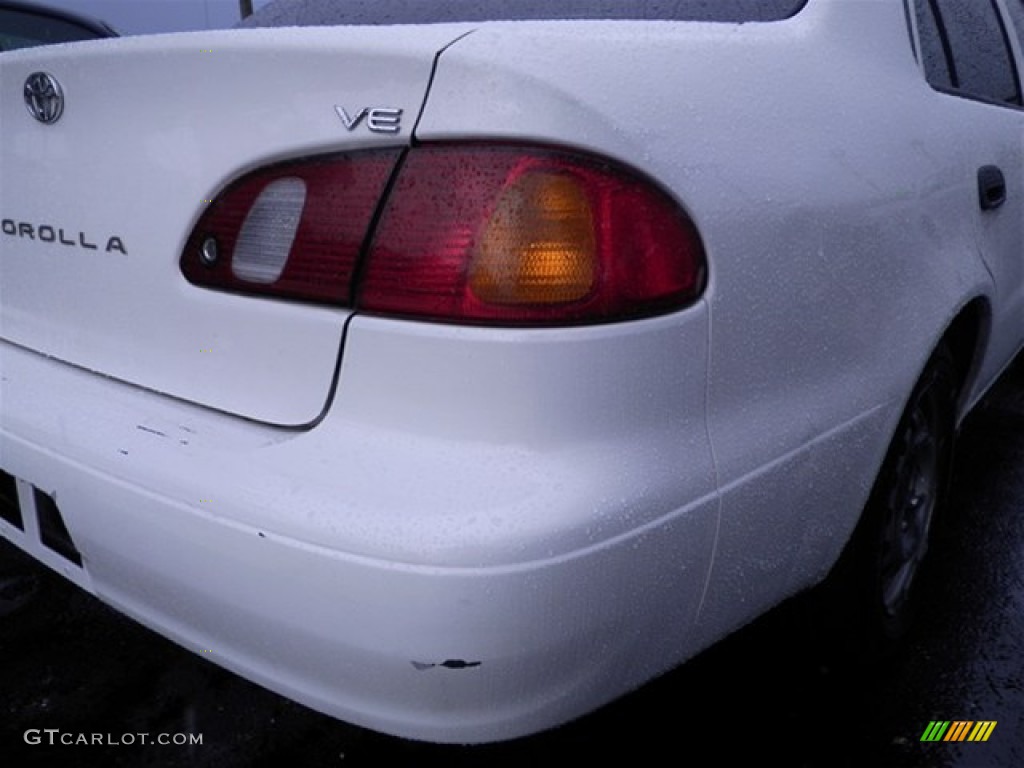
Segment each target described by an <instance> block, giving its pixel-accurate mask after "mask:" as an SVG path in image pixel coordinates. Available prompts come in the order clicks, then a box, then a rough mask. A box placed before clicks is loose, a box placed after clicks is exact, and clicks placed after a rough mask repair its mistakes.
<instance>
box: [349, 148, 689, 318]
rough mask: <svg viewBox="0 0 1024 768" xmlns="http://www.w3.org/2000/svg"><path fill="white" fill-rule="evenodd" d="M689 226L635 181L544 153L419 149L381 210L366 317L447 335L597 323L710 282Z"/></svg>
mask: <svg viewBox="0 0 1024 768" xmlns="http://www.w3.org/2000/svg"><path fill="white" fill-rule="evenodd" d="M704 271H705V265H704V253H703V248H702V246H701V242H700V238H699V237H698V236H697V233H696V230H695V229H694V227H693V225H692V224H691V223H690V221H689V219H688V218H687V217H686V216H685V214H684V213H683V212H682V211H681V210H680V208H679V206H678V205H677V204H676V203H675V202H673V201H672V200H671V199H670V198H669V197H668V196H667V195H666V194H665V193H663V192H662V191H661V190H660V189H658V188H657V187H655V186H654V185H652V184H651V183H650V182H648V181H646V180H644V179H642V178H640V177H639V176H637V175H636V174H634V173H631V172H629V171H627V170H625V169H622V168H620V167H617V166H614V165H612V164H609V163H607V162H602V161H600V160H596V159H593V158H590V157H588V156H585V155H578V154H574V153H569V152H563V151H558V150H550V149H539V148H536V147H518V146H502V145H455V144H453V145H447V146H433V147H420V148H417V149H414V150H412V151H411V152H410V153H409V155H408V157H407V158H406V160H405V162H404V164H403V166H402V169H401V172H400V174H399V176H398V181H397V183H396V184H395V185H394V187H393V188H392V190H391V193H390V195H389V197H388V200H387V201H386V203H385V207H384V211H383V213H382V215H381V220H380V223H379V224H378V227H377V231H376V234H375V235H374V238H373V241H372V246H371V248H370V252H369V254H368V255H367V263H366V266H365V268H364V272H363V278H362V281H361V284H360V286H359V287H358V289H357V294H356V301H357V306H358V307H359V308H360V309H363V310H367V311H372V312H379V313H384V314H395V315H406V316H413V317H424V318H430V319H434V320H443V321H449V322H460V321H461V322H474V323H477V322H484V323H497V324H527V325H543V324H561V323H583V322H600V321H604V320H611V319H618V318H625V317H636V316H640V315H648V314H654V313H657V312H661V311H666V310H669V309H674V308H678V307H680V306H683V305H685V304H687V303H689V302H691V301H692V300H693V299H694V298H696V296H697V295H698V294H699V293H700V291H701V289H702V288H703V283H704Z"/></svg>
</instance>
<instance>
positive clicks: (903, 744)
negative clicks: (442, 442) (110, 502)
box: [0, 364, 1024, 768]
mask: <svg viewBox="0 0 1024 768" xmlns="http://www.w3.org/2000/svg"><path fill="white" fill-rule="evenodd" d="M958 451H959V453H958V467H957V473H956V478H955V483H954V490H953V497H952V499H951V502H952V503H951V505H950V516H949V519H948V520H947V525H946V526H945V528H944V530H943V533H942V537H941V539H940V541H939V542H938V545H937V549H936V550H935V554H936V558H935V564H936V566H937V567H936V568H935V569H934V570H933V571H932V572H931V573H930V574H929V577H930V578H929V581H928V583H927V585H926V588H927V592H926V594H925V599H924V601H923V605H922V612H921V615H920V617H919V621H918V624H917V626H916V628H915V631H914V633H913V635H912V636H911V637H910V639H909V642H908V643H907V646H906V649H905V652H904V653H903V654H902V655H901V656H899V657H898V658H896V659H893V660H892V661H891V662H889V663H887V664H885V665H881V666H878V667H874V668H871V669H867V670H865V669H863V668H859V667H855V666H852V665H849V664H846V663H842V662H837V661H836V660H835V656H834V654H833V652H832V649H831V647H830V645H829V644H828V643H827V642H824V641H823V639H822V637H821V633H820V632H819V630H818V624H817V623H816V620H815V615H816V614H815V613H814V610H813V600H810V599H805V598H801V599H797V600H794V601H790V602H789V603H787V604H785V605H783V606H781V607H780V608H779V609H777V610H776V611H774V612H772V613H771V614H769V615H768V616H766V617H764V618H763V619H762V620H760V621H758V622H757V623H756V624H754V625H752V626H750V627H748V628H746V629H744V630H743V631H741V632H739V633H737V634H736V635H734V636H732V637H731V638H729V639H727V640H726V641H724V642H722V643H720V644H719V645H717V646H716V647H714V648H712V649H711V650H709V651H707V652H706V653H704V654H702V655H701V656H699V657H698V658H696V659H694V660H692V661H691V662H690V663H688V664H686V665H684V666H683V667H681V668H679V669H678V670H676V671H675V672H673V673H671V674H669V675H666V676H664V677H662V678H661V679H659V680H657V681H655V682H654V683H652V684H650V685H648V686H646V687H645V688H643V689H641V690H640V691H638V692H636V693H634V694H632V695H630V696H627V697H625V698H624V699H621V700H619V701H618V702H616V703H614V704H613V705H611V706H608V707H606V708H604V709H602V710H600V711H599V712H597V713H595V714H593V715H590V716H588V717H586V718H584V719H582V720H580V721H578V722H575V723H573V724H571V725H568V726H564V727H562V728H559V729H556V730H554V731H551V732H548V733H545V734H541V735H539V736H536V737H532V738H528V739H523V740H520V741H516V742H512V743H508V744H499V745H490V746H485V747H473V748H470V747H438V746H432V745H424V744H417V743H413V742H407V741H402V740H399V739H393V738H389V737H386V736H381V735H379V734H375V733H371V732H368V731H365V730H362V729H358V728H354V727H351V726H348V725H345V724H342V723H339V722H337V721H334V720H331V719H330V718H327V717H324V716H322V715H319V714H317V713H315V712H312V711H310V710H308V709H305V708H303V707H301V706H299V705H298V704H295V703H292V702H290V701H287V700H285V699H282V698H280V697H278V696H276V695H274V694H271V693H269V692H267V691H264V690H262V689H260V688H258V687H256V686H254V685H251V684H249V683H247V682H245V681H243V680H241V679H239V678H237V677H235V676H233V675H231V674H230V673H227V672H224V671H222V670H220V669H219V668H218V667H216V666H215V665H214V664H212V663H211V662H209V661H207V660H204V659H202V658H199V657H196V656H194V655H192V654H190V653H186V652H184V651H182V650H180V649H178V648H177V647H176V646H174V645H173V644H171V643H169V642H168V641H166V640H164V639H162V638H160V637H158V636H156V635H154V634H152V633H150V632H149V631H147V630H145V629H143V628H141V627H139V626H138V625H136V624H134V623H133V622H131V621H129V620H127V619H125V618H123V617H121V616H119V615H118V614H116V613H115V612H113V611H112V610H110V609H108V608H107V607H105V606H104V605H103V604H101V603H100V602H98V601H97V600H95V599H94V598H92V597H90V596H88V595H86V594H84V593H82V592H80V591H79V590H77V589H76V588H74V587H72V586H70V585H68V584H66V583H64V582H62V581H61V580H60V579H59V578H58V577H55V576H53V577H51V576H49V575H47V574H45V573H41V580H42V588H41V590H40V593H39V595H38V597H37V598H36V599H35V600H34V601H32V602H31V603H30V604H29V605H28V606H27V607H25V608H23V609H21V610H19V611H18V612H16V613H14V614H12V615H10V616H8V617H6V618H0V764H2V765H4V766H12V767H13V766H18V767H19V768H20V766H35V765H39V766H42V765H46V766H65V765H67V766H77V765H84V764H98V765H108V766H218V768H232V767H233V766H268V767H269V766H279V765H289V766H304V765H316V766H377V765H386V766H431V765H438V766H442V765H443V766H477V765H480V766H488V767H492V766H493V767H500V766H524V765H525V766H530V768H538V767H539V766H545V765H563V764H566V763H568V762H569V761H570V760H571V761H573V762H576V763H578V762H582V764H584V765H586V764H588V763H592V762H596V761H597V760H598V759H601V758H604V757H605V756H607V755H608V753H609V752H610V750H613V749H614V750H615V754H621V753H622V752H623V750H625V752H626V753H627V754H630V755H631V760H630V762H631V764H634V765H643V766H647V765H660V764H662V763H671V764H673V765H680V764H683V765H686V764H695V765H704V764H707V758H706V757H702V756H709V755H710V756H712V760H711V764H716V765H718V764H729V763H730V762H733V761H735V760H743V761H744V762H752V761H753V760H756V763H753V764H759V765H765V764H774V763H781V764H784V765H787V766H825V767H827V768H842V767H843V766H851V767H853V766H856V767H858V768H860V767H861V766H895V767H903V766H906V767H908V768H919V767H921V768H923V767H926V766H927V767H928V768H932V767H933V766H935V767H940V768H945V767H947V766H948V767H950V768H954V767H955V768H966V767H968V766H969V767H970V768H975V767H977V768H1017V767H1019V766H1024V366H1022V365H1020V364H1018V365H1017V366H1016V367H1015V368H1014V369H1012V370H1011V371H1010V373H1009V374H1008V375H1007V376H1005V377H1004V379H1003V380H1002V382H1001V383H1000V385H999V386H998V387H997V389H996V390H995V391H994V392H993V393H992V394H991V395H990V396H989V397H988V398H987V399H986V401H985V402H984V404H983V406H982V407H980V408H979V409H978V410H977V411H976V412H975V413H974V414H973V415H972V416H971V417H970V419H969V420H968V422H967V423H966V424H965V426H964V429H963V431H962V433H961V438H960V443H959V448H958ZM13 556H14V555H12V554H11V552H10V551H9V548H8V547H7V545H3V547H2V549H0V562H2V561H5V560H6V559H8V558H10V557H13ZM934 720H942V721H957V720H970V721H981V720H987V721H996V723H997V724H996V727H995V728H994V730H993V731H992V733H991V736H990V738H989V740H988V741H987V742H984V743H951V742H937V743H930V742H922V741H921V736H922V734H923V733H924V731H925V729H926V728H927V726H928V724H929V722H930V721H934ZM45 729H59V730H60V732H61V733H66V734H74V735H75V737H76V738H77V734H94V733H98V734H103V737H104V738H105V739H106V740H107V741H114V742H122V743H120V744H108V745H102V746H101V745H88V746H86V745H81V744H79V745H71V746H62V745H59V744H55V745H54V746H49V745H48V744H47V739H48V738H49V736H48V734H47V733H46V731H45ZM27 731H28V732H29V739H32V738H33V735H38V739H39V741H40V742H41V743H37V744H29V743H26V732H27ZM137 733H148V734H151V735H153V736H155V735H156V734H160V733H165V734H193V735H200V736H201V738H202V744H201V745H193V746H183V745H179V746H175V745H167V746H158V745H142V744H139V743H138V741H139V739H138V737H131V734H137ZM126 734H127V735H128V736H126ZM55 738H56V739H58V740H59V738H60V737H59V736H57V737H55ZM90 738H91V736H90ZM129 738H133V740H134V741H135V742H136V743H133V744H127V743H123V742H127V741H128V740H129ZM659 756H660V757H659Z"/></svg>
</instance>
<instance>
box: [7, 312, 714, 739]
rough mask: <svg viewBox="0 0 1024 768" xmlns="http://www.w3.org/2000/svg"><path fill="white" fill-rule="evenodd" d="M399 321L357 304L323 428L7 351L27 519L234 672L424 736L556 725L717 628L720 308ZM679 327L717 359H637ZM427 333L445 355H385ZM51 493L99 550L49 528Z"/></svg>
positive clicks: (418, 350)
mask: <svg viewBox="0 0 1024 768" xmlns="http://www.w3.org/2000/svg"><path fill="white" fill-rule="evenodd" d="M395 327H396V326H395V324H394V323H391V322H388V321H383V320H370V319H365V318H364V319H360V320H357V321H356V323H354V324H353V327H351V328H350V330H349V341H348V346H347V348H346V354H345V363H344V365H343V368H342V371H341V383H340V385H339V391H338V393H337V395H336V399H335V406H334V407H333V408H332V409H331V411H330V413H329V414H328V417H327V418H326V419H325V420H324V421H323V422H322V423H321V424H320V425H318V426H317V427H316V428H315V429H312V430H309V431H307V432H296V431H287V430H280V429H276V428H269V427H264V426H260V425H257V424H252V423H248V422H244V421H241V420H238V419H235V418H232V417H229V416H225V415H221V414H216V413H213V412H210V411H207V410H203V409H198V408H195V407H193V406H190V405H188V404H184V403H181V402H177V401H174V400H171V399H169V398H166V397H162V396H159V395H155V394H153V393H150V392H146V391H142V390H139V389H136V388H133V387H130V386H126V385H123V384H120V383H118V382H115V381H111V380H108V379H105V378H102V377H98V376H95V375H93V374H90V373H87V372H85V371H82V370H79V369H74V368H70V367H68V366H65V365H62V364H60V363H57V362H54V361H52V360H48V359H45V358H42V357H39V356H37V355H35V354H33V353H30V352H26V351H24V350H20V349H18V348H15V347H11V346H6V345H5V346H0V370H2V372H3V379H4V380H3V390H2V396H3V401H2V402H3V410H2V421H0V468H2V469H3V470H4V471H6V472H8V473H10V474H12V475H14V476H15V477H17V478H19V481H18V490H19V493H18V495H19V499H20V501H21V507H22V518H23V524H22V526H21V527H20V528H19V527H17V526H14V525H11V524H10V523H7V522H2V521H0V534H2V535H4V536H5V537H6V538H9V539H11V540H12V541H13V542H14V543H15V544H17V545H19V546H20V547H21V548H22V549H24V550H26V551H28V552H29V553H31V554H33V555H34V556H36V557H37V558H38V559H40V560H42V561H44V562H46V563H47V564H48V565H50V566H51V567H54V568H55V569H57V570H59V571H60V572H61V573H63V574H65V575H66V576H67V577H68V578H70V579H71V580H73V581H75V582H76V583H78V584H79V585H81V586H82V587H84V588H86V589H87V590H89V591H91V592H93V593H94V594H96V595H98V596H99V597H101V598H102V599H104V600H105V601H107V602H109V603H111V604H113V605H114V606H116V607H118V608H119V609H121V610H122V611H124V612H125V613H127V614H129V615H131V616H133V617H135V618H136V619H138V620H140V621H141V622H142V623H144V624H146V625H148V626H150V627H152V628H154V629H156V630H157V631H159V632H161V633H162V634H165V635H167V636H169V637H171V638H172V639H174V640H176V641H177V642H179V643H181V644H182V645H184V646H185V647H187V648H191V649H193V650H195V651H202V652H204V656H205V657H207V658H211V659H213V660H214V661H216V662H217V663H220V664H222V665H223V666H225V667H227V668H230V669H232V670H234V671H236V672H239V673H240V674H242V675H244V676H246V677H248V678H250V679H253V680H255V681H256V682H259V683H261V684H264V685H266V686H267V687H269V688H271V689H273V690H276V691H278V692H281V693H283V694H285V695H287V696H290V697H292V698H295V699H297V700H299V701H301V702H303V703H305V704H308V705H310V706H312V707H314V708H317V709H320V710H322V711H324V712H327V713H329V714H331V715H334V716H337V717H339V718H342V719H345V720H348V721H351V722H354V723H357V724H360V725H364V726H367V727H370V728H373V729H376V730H381V731H385V732H390V733H394V734H397V735H401V736H406V737H412V738H421V739H428V740H434V741H453V742H473V741H488V740H497V739H503V738H512V737H515V736H518V735H522V734H526V733H529V732H532V731H536V730H540V729H543V728H546V727H550V726H553V725H556V724H558V723H560V722H563V721H565V720H568V719H570V718H572V717H575V716H577V715H579V714H582V713H583V712H586V711H588V710H591V709H593V708H595V707H596V706H598V705H600V704H602V703H604V702H605V701H608V700H610V699H612V698H614V697H615V696H617V695H619V694H621V693H623V692H625V691H626V690H629V689H630V688H632V687H635V686H636V685H638V684H640V683H641V682H643V681H644V680H646V679H648V678H650V677H651V676H653V675H655V674H657V673H658V672H660V671H663V670H664V669H666V668H668V667H670V666H672V665H673V664H675V663H677V662H678V661H680V660H682V659H683V658H685V657H686V656H688V655H691V654H692V653H693V652H695V651H696V650H698V649H697V648H695V647H692V644H693V640H692V639H688V637H689V636H688V632H687V630H688V628H689V627H690V626H691V625H692V623H693V621H694V618H695V616H696V612H697V609H698V607H699V601H700V598H701V595H702V592H703V589H704V586H705V583H706V579H707V571H708V566H709V560H710V555H711V551H712V547H713V537H714V531H715V524H716V513H717V509H716V504H717V500H716V497H715V494H714V489H713V475H712V473H711V472H710V460H709V458H708V453H707V446H706V444H705V443H704V431H703V430H702V429H701V430H696V431H695V432H696V437H694V430H688V431H685V432H680V429H681V428H683V427H686V426H687V424H686V423H685V422H686V417H685V416H680V415H679V414H680V413H681V412H683V409H682V405H683V402H682V400H683V399H684V398H688V397H690V396H693V395H700V394H702V387H703V364H702V363H703V358H702V357H700V355H699V352H700V350H702V349H703V347H702V344H703V338H704V335H705V334H704V333H703V329H704V317H703V313H702V312H701V311H696V312H691V313H689V315H680V316H674V317H669V318H660V319H657V320H651V321H644V322H641V323H635V324H629V327H628V328H625V327H623V328H610V327H609V328H606V329H586V330H581V329H577V330H575V331H571V332H565V333H566V335H565V336H563V337H561V338H555V337H554V336H553V335H551V334H544V333H539V334H538V333H536V332H524V335H522V336H520V337H519V338H518V340H517V341H516V343H514V344H512V345H508V344H506V343H504V342H501V343H495V339H496V338H497V337H493V336H492V335H493V332H491V331H484V330H479V331H469V332H467V331H466V330H465V329H460V330H453V329H422V328H421V329H419V330H417V331H416V332H415V333H413V334H412V335H410V333H409V331H410V327H408V326H405V327H403V328H402V330H403V333H402V334H395V333H393V331H394V330H395ZM559 333H563V332H559ZM528 337H529V338H528ZM569 337H571V338H570V339H569V341H568V342H566V339H567V338H569ZM665 344H669V345H670V346H671V347H673V348H675V347H677V346H678V345H681V344H696V345H697V351H698V356H697V360H696V364H693V361H688V363H687V365H686V366H685V367H684V366H682V364H681V363H679V364H678V365H679V366H680V367H678V368H676V367H675V366H676V365H677V363H672V362H668V360H669V358H668V357H666V356H665V354H664V350H663V351H662V354H661V358H660V359H659V360H658V361H657V362H656V363H654V364H650V363H649V364H648V365H646V366H645V369H646V370H645V376H646V377H648V378H650V376H651V375H652V374H651V370H654V371H655V374H654V375H655V376H656V377H659V376H665V377H671V378H672V380H671V381H669V380H666V381H663V382H655V381H648V382H647V384H646V385H645V386H644V387H643V391H639V392H638V391H636V387H635V386H634V385H635V384H636V381H633V380H632V378H633V377H636V376H638V375H639V374H638V372H637V365H638V364H639V362H640V360H639V359H638V357H637V356H638V355H639V356H647V355H650V354H651V353H652V351H653V350H656V349H661V348H663V346H664V345H665ZM690 349H691V352H692V350H693V347H690ZM467 350H468V351H467ZM598 352H600V354H598ZM418 355H424V356H425V358H429V359H430V360H431V361H432V362H431V364H429V365H426V366H425V367H424V366H422V365H420V366H419V367H416V368H414V370H417V371H418V374H419V375H418V376H416V377H410V376H408V375H406V376H403V377H395V376H386V375H383V374H385V373H386V372H387V370H386V369H388V368H389V367H390V366H392V365H395V366H397V365H399V363H400V361H401V360H405V362H406V363H409V361H410V360H412V361H413V362H414V363H415V361H416V358H417V356H418ZM456 357H461V358H462V361H461V363H462V364H461V365H460V364H458V363H459V361H458V360H456V359H455V358H456ZM499 361H503V364H500V363H499ZM530 361H532V363H531V364H530V366H528V367H527V369H526V370H525V371H524V370H523V366H524V365H526V364H527V363H528V362H530ZM421 362H422V361H421ZM581 368H582V370H581ZM374 369H376V370H374ZM568 369H573V370H574V372H575V373H576V374H577V375H579V374H582V375H585V376H591V377H593V378H591V381H592V382H593V385H592V386H591V387H590V390H591V391H589V393H588V392H586V391H584V392H583V393H582V394H581V390H580V387H579V386H578V380H575V379H571V378H570V379H567V378H565V375H566V372H567V370H568ZM395 370H397V369H395ZM364 375H365V376H366V378H365V380H364V378H363V377H364ZM446 378H447V379H448V380H447V381H445V379H446ZM374 381H376V382H380V383H379V384H377V385H374V384H373V382H374ZM467 381H468V382H470V384H469V385H467V384H466V382H467ZM459 382H462V383H461V384H460V383H459ZM559 382H560V383H559ZM526 385H529V387H530V389H529V391H528V392H526V393H525V394H524V392H523V389H522V388H523V386H526ZM467 386H469V389H471V390H472V391H473V392H477V393H484V394H478V395H477V396H476V397H475V398H474V397H471V396H470V395H469V393H468V391H466V390H463V391H460V387H467ZM545 387H547V389H545ZM566 387H568V391H565V388H566ZM403 388H406V390H407V391H405V392H401V391H399V390H401V389H403ZM395 397H401V398H402V399H399V400H395V399H394V398H395ZM607 398H611V399H617V400H618V401H619V409H618V410H617V411H615V412H610V413H606V414H605V416H604V417H603V418H602V417H601V413H602V411H600V410H597V411H595V410H594V408H601V407H605V406H607V405H608V403H606V402H602V401H604V400H605V399H607ZM666 398H668V399H669V400H670V401H671V402H670V401H666ZM581 399H583V400H586V401H587V402H586V403H581V402H580V400H581ZM693 402H698V403H700V402H702V400H701V398H700V397H698V398H697V399H696V400H695V401H693ZM396 403H397V405H396ZM496 405H503V407H500V408H498V407H495V406H496ZM637 408H653V409H655V412H654V413H652V414H648V415H644V414H642V413H638V412H637ZM404 410H408V413H402V411H404ZM396 411H397V412H398V413H396ZM530 414H532V416H529V415H530ZM488 419H489V421H486V420H488ZM481 420H485V421H484V422H481ZM552 420H555V421H557V422H558V423H557V424H553V423H552ZM399 421H401V422H402V423H403V424H405V425H406V426H407V429H405V430H399V425H398V422H399ZM431 422H434V423H435V424H436V425H437V427H436V428H431V427H430V423H431ZM474 430H478V432H477V433H474ZM488 435H489V436H491V437H490V438H488V437H487V436H488ZM687 468H689V471H688V469H687ZM695 469H696V471H695ZM35 491H38V493H36V492H35ZM39 494H43V495H45V496H48V497H50V498H52V499H54V500H55V501H56V504H57V506H58V507H59V509H60V513H61V515H62V517H63V520H64V522H65V523H66V526H67V529H68V532H69V533H70V536H71V538H72V540H73V542H74V545H75V546H76V547H77V549H78V551H79V552H80V553H81V558H82V565H81V567H79V566H77V565H75V564H73V563H72V562H70V561H69V560H68V559H67V558H65V557H64V556H62V555H60V554H58V553H56V552H54V551H53V550H52V548H50V547H47V546H46V545H44V544H43V543H42V541H41V540H40V536H39V533H38V523H37V520H38V515H37V510H36V504H37V501H38V500H39Z"/></svg>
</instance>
